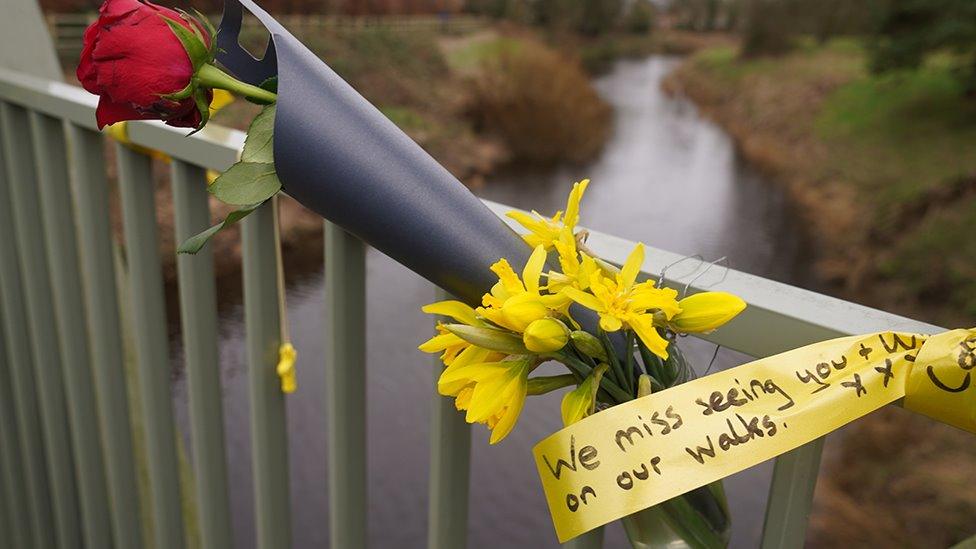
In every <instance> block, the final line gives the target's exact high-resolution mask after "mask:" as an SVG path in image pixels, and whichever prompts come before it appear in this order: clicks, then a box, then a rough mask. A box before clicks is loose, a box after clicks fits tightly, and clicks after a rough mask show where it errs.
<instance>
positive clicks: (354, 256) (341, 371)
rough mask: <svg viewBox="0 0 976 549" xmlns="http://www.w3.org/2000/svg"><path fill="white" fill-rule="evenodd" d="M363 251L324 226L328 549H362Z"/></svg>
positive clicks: (332, 227) (357, 243)
mask: <svg viewBox="0 0 976 549" xmlns="http://www.w3.org/2000/svg"><path fill="white" fill-rule="evenodd" d="M365 255H366V249H365V245H364V244H363V243H362V241H360V240H359V239H357V238H356V237H354V236H352V235H350V234H349V233H347V232H345V231H343V230H342V229H341V228H339V227H337V226H335V225H333V224H331V223H325V293H326V314H327V315H328V317H327V321H326V326H327V330H328V332H327V333H326V347H327V353H328V357H327V359H326V369H325V373H326V376H325V386H326V401H327V403H328V411H327V413H326V420H327V422H328V423H327V426H328V442H327V446H328V451H329V519H330V520H329V529H330V538H331V546H332V547H348V548H350V549H358V548H364V547H366V336H365V334H366V325H365V324H366V312H365V311H366V302H365V294H366V291H365V275H366V273H365Z"/></svg>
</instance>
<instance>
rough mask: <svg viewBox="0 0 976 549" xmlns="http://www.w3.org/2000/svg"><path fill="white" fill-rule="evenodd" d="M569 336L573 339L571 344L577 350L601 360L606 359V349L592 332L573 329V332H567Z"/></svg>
mask: <svg viewBox="0 0 976 549" xmlns="http://www.w3.org/2000/svg"><path fill="white" fill-rule="evenodd" d="M569 337H570V338H571V339H572V340H573V346H574V347H576V349H577V350H578V351H579V352H581V353H583V354H584V355H586V356H588V357H590V358H595V359H597V360H599V361H601V362H606V361H607V351H606V349H604V348H603V344H602V343H600V340H599V339H597V338H596V336H594V335H593V334H591V333H589V332H584V331H583V330H574V331H573V333H571V334H569Z"/></svg>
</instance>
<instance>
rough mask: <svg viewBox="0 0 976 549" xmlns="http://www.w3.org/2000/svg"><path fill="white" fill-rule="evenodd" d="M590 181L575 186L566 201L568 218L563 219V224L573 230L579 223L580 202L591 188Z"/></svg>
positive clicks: (579, 182) (586, 180) (583, 181)
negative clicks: (588, 188)
mask: <svg viewBox="0 0 976 549" xmlns="http://www.w3.org/2000/svg"><path fill="white" fill-rule="evenodd" d="M589 184H590V180H589V179H584V180H582V181H578V182H576V183H574V184H573V190H572V191H570V193H569V198H568V199H567V200H566V216H565V217H563V224H565V225H566V226H567V227H569V228H570V229H572V228H573V227H575V226H576V223H578V222H579V212H580V201H581V200H583V193H585V192H586V187H587V186H589Z"/></svg>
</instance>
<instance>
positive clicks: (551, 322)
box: [522, 318, 569, 353]
mask: <svg viewBox="0 0 976 549" xmlns="http://www.w3.org/2000/svg"><path fill="white" fill-rule="evenodd" d="M522 342H523V343H525V348H526V349H528V350H530V351H532V352H533V353H551V352H554V351H558V350H559V349H562V348H563V347H565V346H566V344H567V343H569V328H567V327H566V325H565V324H563V323H562V322H560V321H559V320H556V319H555V318H540V319H539V320H535V321H533V322H532V323H531V324H529V325H528V326H526V328H525V333H523V334H522Z"/></svg>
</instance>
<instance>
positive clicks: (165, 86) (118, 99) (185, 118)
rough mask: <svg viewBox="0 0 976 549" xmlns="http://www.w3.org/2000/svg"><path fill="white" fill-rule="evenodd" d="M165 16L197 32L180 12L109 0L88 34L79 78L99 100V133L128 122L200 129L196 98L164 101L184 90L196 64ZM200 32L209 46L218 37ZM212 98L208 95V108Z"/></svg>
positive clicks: (97, 114) (79, 64)
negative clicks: (154, 122) (123, 121)
mask: <svg viewBox="0 0 976 549" xmlns="http://www.w3.org/2000/svg"><path fill="white" fill-rule="evenodd" d="M163 16H166V17H168V18H170V19H172V20H174V21H178V22H179V23H180V24H182V25H183V26H184V27H186V28H188V29H191V30H192V28H191V27H190V25H191V23H189V22H188V21H186V20H184V19H183V18H181V17H180V14H179V13H177V12H176V11H173V10H171V9H169V8H164V7H162V6H157V5H155V4H150V3H148V2H139V1H137V0H106V2H105V3H104V4H102V7H101V9H100V10H99V16H98V20H97V21H95V22H94V23H92V25H91V26H90V27H88V29H86V30H85V42H84V49H83V50H82V52H81V60H80V61H79V63H78V72H77V74H78V80H79V81H81V85H82V86H84V87H85V89H86V90H88V91H90V92H91V93H93V94H96V95H98V97H99V100H98V109H97V110H96V111H95V119H96V120H97V122H98V127H99V129H101V128H102V127H104V126H106V125H108V124H114V123H115V122H120V121H122V120H163V121H164V122H166V124H169V125H170V126H176V127H181V128H196V127H197V126H199V125H200V122H201V120H202V117H201V115H200V111H199V109H198V108H197V105H196V102H195V101H194V100H193V96H192V95H191V96H190V97H187V98H186V99H183V100H180V101H173V100H169V99H164V98H162V97H160V96H161V95H165V94H171V93H175V92H178V91H180V90H182V89H184V88H185V87H186V86H187V84H189V83H190V79H191V78H192V77H193V64H192V63H191V62H190V58H189V56H188V55H187V53H186V50H185V49H184V48H183V44H181V43H180V41H179V39H178V38H177V37H176V35H175V34H173V31H172V30H171V29H170V28H169V26H168V25H167V24H166V21H165V20H164V19H163ZM192 24H196V23H192ZM199 30H200V31H201V33H202V34H203V36H204V37H205V40H206V41H207V44H208V45H209V42H210V40H212V37H210V36H209V35H208V34H207V31H206V30H205V29H202V28H200V29H199ZM211 97H212V95H211V92H210V91H209V90H208V91H207V102H208V103H209V102H210V101H209V100H210V98H211Z"/></svg>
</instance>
